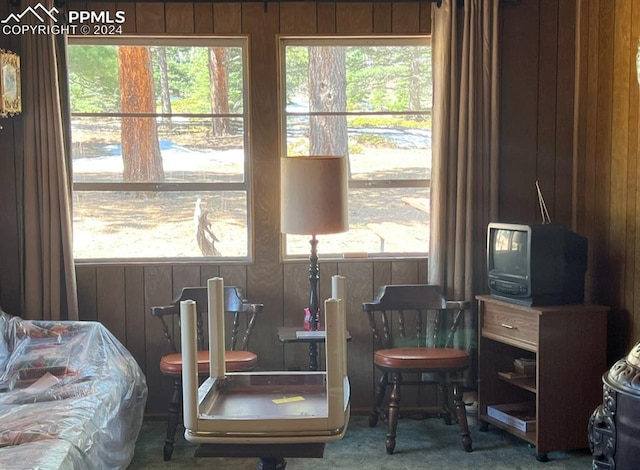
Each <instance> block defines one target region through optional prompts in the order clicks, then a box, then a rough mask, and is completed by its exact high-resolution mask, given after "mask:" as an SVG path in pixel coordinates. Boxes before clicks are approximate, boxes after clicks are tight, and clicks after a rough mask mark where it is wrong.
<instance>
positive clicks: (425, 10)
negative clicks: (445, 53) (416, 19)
mask: <svg viewBox="0 0 640 470" xmlns="http://www.w3.org/2000/svg"><path fill="white" fill-rule="evenodd" d="M433 5H434V4H433V3H432V2H420V32H421V33H423V34H431V8H432V7H433Z"/></svg>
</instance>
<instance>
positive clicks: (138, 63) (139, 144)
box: [118, 46, 164, 181]
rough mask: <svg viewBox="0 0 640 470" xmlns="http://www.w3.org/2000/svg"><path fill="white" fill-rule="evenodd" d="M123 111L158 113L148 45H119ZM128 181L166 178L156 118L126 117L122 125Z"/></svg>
mask: <svg viewBox="0 0 640 470" xmlns="http://www.w3.org/2000/svg"><path fill="white" fill-rule="evenodd" d="M118 81H119V84H120V103H121V108H122V112H123V113H134V112H138V113H155V112H156V109H155V105H156V103H155V94H154V89H153V68H152V65H151V53H150V51H149V48H148V47H144V46H119V47H118ZM120 133H121V139H122V161H123V166H124V172H123V179H124V181H162V180H163V179H164V170H163V168H162V156H161V154H160V144H159V142H158V129H157V127H156V120H155V118H153V117H124V118H122V127H121V131H120Z"/></svg>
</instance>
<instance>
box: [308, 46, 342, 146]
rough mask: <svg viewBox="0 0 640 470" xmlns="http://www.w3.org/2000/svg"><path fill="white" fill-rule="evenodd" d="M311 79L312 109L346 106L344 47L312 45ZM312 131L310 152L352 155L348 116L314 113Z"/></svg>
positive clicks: (310, 132)
mask: <svg viewBox="0 0 640 470" xmlns="http://www.w3.org/2000/svg"><path fill="white" fill-rule="evenodd" d="M308 79H309V105H310V109H309V111H311V112H330V111H331V112H344V111H346V110H347V67H346V62H345V50H344V48H343V47H336V46H313V47H309V72H308ZM309 134H310V135H309V141H310V144H309V147H310V148H309V152H310V154H311V155H344V156H348V155H349V146H348V139H347V117H346V116H344V115H343V116H311V117H310V119H309Z"/></svg>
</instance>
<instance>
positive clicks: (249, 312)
mask: <svg viewBox="0 0 640 470" xmlns="http://www.w3.org/2000/svg"><path fill="white" fill-rule="evenodd" d="M183 300H193V301H195V303H196V310H197V312H198V319H197V336H198V349H200V350H203V349H206V348H207V346H208V345H207V342H206V339H205V334H204V332H205V331H206V329H205V328H204V322H203V316H204V318H206V313H207V310H208V307H209V306H208V297H207V287H206V286H199V287H184V288H183V289H182V290H181V291H180V293H179V294H178V296H177V297H176V298H174V299H173V300H172V301H171V304H170V305H164V306H160V307H151V315H153V316H154V317H157V318H159V319H160V321H161V323H162V333H163V334H164V337H165V339H166V340H167V342H168V343H169V345H170V348H171V351H172V352H178V347H177V346H176V343H175V341H174V339H173V337H172V336H171V331H170V328H169V323H168V322H167V321H166V320H165V317H167V316H169V318H171V319H173V318H175V319H176V320H177V321H179V320H180V302H182V301H183ZM263 307H264V306H263V304H256V303H251V302H249V301H248V300H247V299H246V298H245V295H244V291H243V290H242V288H240V287H237V286H225V288H224V309H225V312H226V313H228V314H229V316H231V317H233V321H232V322H227V324H229V323H230V324H231V327H230V331H229V340H228V341H226V348H227V349H228V350H231V351H235V350H246V349H247V348H248V347H249V337H250V336H251V333H252V332H253V328H254V326H255V322H256V317H257V315H258V314H260V313H261V312H262V309H263ZM174 316H175V317H174ZM243 316H244V317H245V318H244V320H243V319H242V317H243ZM241 327H242V330H241ZM225 329H226V328H225ZM241 331H242V336H240V332H241ZM177 336H178V337H180V335H177Z"/></svg>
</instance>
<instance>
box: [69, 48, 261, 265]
mask: <svg viewBox="0 0 640 470" xmlns="http://www.w3.org/2000/svg"><path fill="white" fill-rule="evenodd" d="M105 39H106V38H100V39H97V40H96V41H104V40H105ZM113 40H114V41H122V42H121V43H119V44H110V45H105V44H104V43H102V42H101V43H98V42H94V43H92V41H93V39H92V38H86V37H83V38H70V45H69V70H68V72H69V73H68V76H69V90H70V102H71V110H72V113H71V114H72V129H71V131H72V168H73V183H74V188H73V189H74V194H73V196H74V221H73V222H74V255H75V256H76V257H77V258H81V259H153V258H163V259H164V258H198V257H203V256H206V257H216V258H225V259H231V258H247V257H248V256H249V246H250V244H249V235H248V234H249V220H248V213H249V212H248V202H249V199H250V193H249V191H250V186H249V182H248V175H247V174H246V169H247V168H248V167H249V165H248V154H247V148H246V145H245V140H246V134H245V132H246V115H245V109H246V106H245V104H244V99H245V97H244V90H245V78H244V73H245V66H244V57H245V56H246V50H245V49H246V40H245V39H242V38H219V39H216V40H212V39H208V40H207V43H206V45H198V44H202V43H203V40H202V39H198V38H189V39H188V38H167V39H166V44H161V42H163V41H165V40H163V39H158V38H155V39H154V40H153V44H150V43H149V44H145V42H146V41H147V39H146V38H144V37H135V38H118V37H114V38H113ZM74 41H75V42H74ZM196 201H199V202H196Z"/></svg>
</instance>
